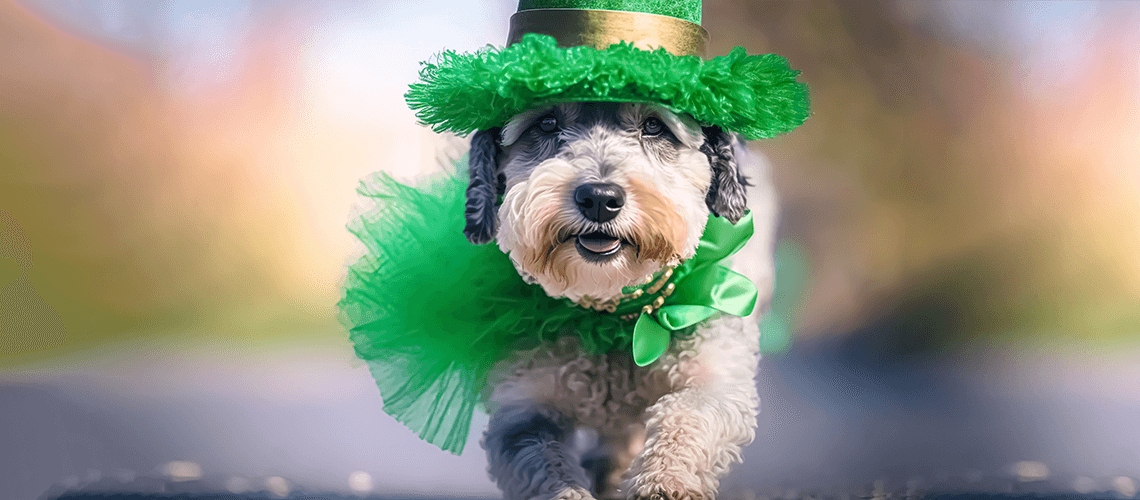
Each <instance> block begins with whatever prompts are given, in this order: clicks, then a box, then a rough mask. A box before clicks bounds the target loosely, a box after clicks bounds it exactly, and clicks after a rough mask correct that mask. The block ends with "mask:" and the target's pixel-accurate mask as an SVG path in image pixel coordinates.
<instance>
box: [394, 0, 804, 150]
mask: <svg viewBox="0 0 1140 500" xmlns="http://www.w3.org/2000/svg"><path fill="white" fill-rule="evenodd" d="M700 21H701V1H700V0H520V1H519V8H518V12H516V13H515V15H514V16H512V17H511V30H510V35H509V36H508V45H507V46H506V47H505V48H502V49H497V48H487V49H484V50H480V51H478V52H475V53H469V54H459V53H456V52H453V51H444V52H442V53H440V54H437V55H436V57H435V58H434V59H433V60H431V61H428V62H425V63H423V68H422V69H421V70H420V81H419V82H417V83H414V84H412V85H411V88H410V90H409V91H408V93H407V94H406V95H405V97H406V99H407V101H408V105H409V106H410V107H411V108H412V109H413V110H415V111H416V116H417V117H418V118H419V119H420V121H421V122H422V123H424V124H425V125H430V126H431V127H432V129H434V130H436V131H437V132H455V133H458V134H467V133H470V132H472V131H475V130H482V129H489V128H493V127H499V126H502V125H503V124H505V123H506V122H507V120H509V119H510V118H511V117H513V116H515V115H517V114H519V113H521V112H523V111H526V110H528V109H531V108H533V107H536V106H539V105H543V104H550V103H557V102H575V101H576V102H581V101H607V102H655V103H659V104H661V105H664V106H666V107H668V108H670V109H673V110H674V111H678V112H683V113H688V114H690V115H692V116H693V117H694V118H695V119H696V120H697V121H699V122H701V123H702V124H703V125H716V126H719V127H722V128H724V129H726V130H731V131H733V132H737V133H739V134H741V135H742V136H744V137H745V138H747V139H761V138H766V137H772V136H775V135H778V134H782V133H784V132H788V131H791V130H792V129H794V128H796V127H798V126H799V125H800V124H802V123H803V121H804V120H805V119H807V117H808V93H807V86H806V85H805V84H803V83H799V82H797V81H796V75H798V74H799V71H795V70H792V69H790V68H789V67H788V62H787V60H786V59H784V58H783V57H780V56H778V55H775V54H767V55H751V56H750V55H748V54H747V52H745V50H744V49H743V48H742V47H736V48H734V49H732V51H731V52H729V54H728V55H724V56H718V57H714V58H712V59H709V60H704V59H702V57H703V56H705V47H706V44H707V42H708V32H706V31H705V29H704V28H702V27H701V25H700Z"/></svg>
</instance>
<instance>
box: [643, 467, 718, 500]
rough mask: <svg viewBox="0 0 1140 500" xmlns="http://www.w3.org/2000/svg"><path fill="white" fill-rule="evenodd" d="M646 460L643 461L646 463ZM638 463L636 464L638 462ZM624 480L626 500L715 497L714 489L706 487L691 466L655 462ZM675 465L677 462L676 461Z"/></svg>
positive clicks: (711, 498) (699, 499)
mask: <svg viewBox="0 0 1140 500" xmlns="http://www.w3.org/2000/svg"><path fill="white" fill-rule="evenodd" d="M643 463H644V462H643ZM635 465H636V464H635ZM647 465H649V466H648V467H647V468H644V469H641V470H640V472H638V473H633V470H634V469H633V468H631V469H630V475H628V476H627V478H626V480H625V481H622V485H621V491H622V492H623V493H624V494H625V498H626V499H627V500H714V499H715V498H716V491H715V489H710V488H707V487H704V485H703V482H704V481H702V479H703V478H702V477H701V476H700V475H699V474H698V473H696V472H694V471H693V469H691V468H685V467H666V466H665V464H661V463H658V464H656V466H654V465H653V464H647ZM674 465H676V464H674Z"/></svg>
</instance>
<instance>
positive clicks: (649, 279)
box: [645, 274, 653, 285]
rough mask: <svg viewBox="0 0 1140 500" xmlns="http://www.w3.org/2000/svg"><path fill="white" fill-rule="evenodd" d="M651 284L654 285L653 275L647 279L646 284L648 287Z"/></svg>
mask: <svg viewBox="0 0 1140 500" xmlns="http://www.w3.org/2000/svg"><path fill="white" fill-rule="evenodd" d="M650 283H653V275H652V274H650V275H649V276H646V277H645V284H646V285H648V284H650Z"/></svg>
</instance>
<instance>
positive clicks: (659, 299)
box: [653, 297, 665, 309]
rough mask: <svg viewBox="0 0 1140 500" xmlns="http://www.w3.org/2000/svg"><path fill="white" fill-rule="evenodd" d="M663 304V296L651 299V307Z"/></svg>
mask: <svg viewBox="0 0 1140 500" xmlns="http://www.w3.org/2000/svg"><path fill="white" fill-rule="evenodd" d="M663 305H665V297H657V299H656V300H654V301H653V307H654V308H655V309H656V308H658V307H661V306H663Z"/></svg>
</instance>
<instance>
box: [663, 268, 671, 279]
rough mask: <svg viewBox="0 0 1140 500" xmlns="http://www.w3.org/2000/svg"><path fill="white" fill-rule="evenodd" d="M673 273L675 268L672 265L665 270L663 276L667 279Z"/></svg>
mask: <svg viewBox="0 0 1140 500" xmlns="http://www.w3.org/2000/svg"><path fill="white" fill-rule="evenodd" d="M672 275H673V268H672V267H670V268H669V269H666V270H665V274H664V275H663V276H662V277H663V278H665V279H669V277H670V276H672Z"/></svg>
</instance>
